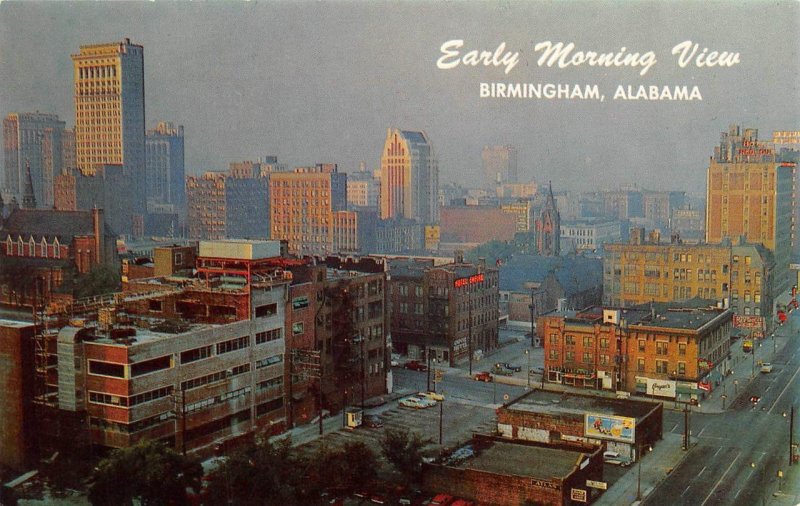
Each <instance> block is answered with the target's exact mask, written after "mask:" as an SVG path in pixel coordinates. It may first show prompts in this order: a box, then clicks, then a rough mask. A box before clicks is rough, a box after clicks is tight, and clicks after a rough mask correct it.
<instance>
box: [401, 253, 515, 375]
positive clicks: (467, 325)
mask: <svg viewBox="0 0 800 506" xmlns="http://www.w3.org/2000/svg"><path fill="white" fill-rule="evenodd" d="M389 265H390V267H389V274H390V276H391V279H390V281H389V287H390V292H389V304H390V305H391V330H392V343H393V346H394V348H395V349H396V350H397V351H399V352H400V353H403V354H406V355H408V356H409V357H412V358H423V359H427V358H428V357H429V356H430V357H435V358H436V359H437V360H438V361H440V362H445V363H448V364H456V363H463V362H464V361H466V360H469V358H470V353H472V355H473V356H475V355H476V354H477V355H480V354H481V353H487V352H489V351H491V350H493V349H495V348H496V347H497V325H498V323H497V317H498V300H499V295H498V271H497V269H495V268H489V267H487V266H486V264H485V263H483V262H482V263H479V264H477V265H476V264H469V263H465V262H464V261H463V258H462V257H460V256H459V257H457V258H456V259H455V262H454V263H452V264H444V265H438V266H434V262H433V261H432V260H414V259H397V260H392V261H391V262H390V264H389ZM428 351H430V355H429V354H428Z"/></svg>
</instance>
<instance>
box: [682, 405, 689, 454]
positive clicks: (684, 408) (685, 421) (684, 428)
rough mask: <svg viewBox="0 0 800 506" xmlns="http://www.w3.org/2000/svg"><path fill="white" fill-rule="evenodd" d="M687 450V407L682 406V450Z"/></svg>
mask: <svg viewBox="0 0 800 506" xmlns="http://www.w3.org/2000/svg"><path fill="white" fill-rule="evenodd" d="M688 449H689V405H688V404H684V406H683V450H684V451H686V450H688Z"/></svg>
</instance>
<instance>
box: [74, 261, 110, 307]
mask: <svg viewBox="0 0 800 506" xmlns="http://www.w3.org/2000/svg"><path fill="white" fill-rule="evenodd" d="M119 289H120V274H119V271H117V270H116V269H114V268H112V267H109V266H106V265H98V266H97V267H95V268H94V269H92V270H91V271H90V272H89V273H88V274H85V275H83V276H79V277H78V278H77V279H76V284H75V297H77V298H79V299H80V298H83V297H91V296H93V295H102V294H105V293H111V292H116V291H119Z"/></svg>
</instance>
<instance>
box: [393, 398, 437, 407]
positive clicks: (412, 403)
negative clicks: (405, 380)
mask: <svg viewBox="0 0 800 506" xmlns="http://www.w3.org/2000/svg"><path fill="white" fill-rule="evenodd" d="M398 404H399V405H400V406H402V407H404V408H414V409H425V408H430V407H431V406H436V401H432V400H430V399H423V398H421V397H417V396H416V395H409V396H408V397H404V398H402V399H400V401H399V402H398Z"/></svg>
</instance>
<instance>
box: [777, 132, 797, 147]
mask: <svg viewBox="0 0 800 506" xmlns="http://www.w3.org/2000/svg"><path fill="white" fill-rule="evenodd" d="M772 142H774V143H775V144H800V131H797V130H788V131H787V130H778V131H775V132H772Z"/></svg>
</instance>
